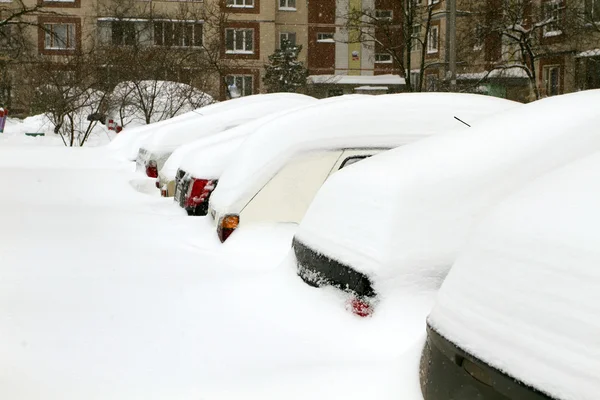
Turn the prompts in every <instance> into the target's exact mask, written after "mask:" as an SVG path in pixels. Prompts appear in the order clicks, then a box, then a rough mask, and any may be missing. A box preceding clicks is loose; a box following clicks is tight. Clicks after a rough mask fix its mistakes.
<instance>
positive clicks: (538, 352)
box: [421, 100, 600, 400]
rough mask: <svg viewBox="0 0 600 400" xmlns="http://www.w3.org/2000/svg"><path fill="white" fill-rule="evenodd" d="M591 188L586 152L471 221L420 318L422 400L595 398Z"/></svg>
mask: <svg viewBox="0 0 600 400" xmlns="http://www.w3.org/2000/svg"><path fill="white" fill-rule="evenodd" d="M596 101H597V100H596ZM589 104H594V103H589ZM565 110H567V109H565ZM574 110H575V109H574V108H569V109H568V113H569V114H570V113H571V112H572V111H574ZM576 121H577V120H576V119H574V122H575V123H574V126H573V129H574V131H576V130H577V129H578V128H580V127H581V126H578V125H577V123H576ZM597 126H598V125H596V129H597ZM599 196H600V153H595V154H594V155H591V156H589V157H586V158H584V159H581V160H578V161H576V162H574V163H572V164H570V165H568V166H566V167H564V168H561V169H559V170H557V171H554V172H553V173H551V174H547V175H545V176H543V177H542V178H540V179H538V180H537V181H535V182H533V183H532V184H531V185H529V186H528V187H527V188H525V189H524V190H522V191H520V192H518V193H515V194H514V195H513V196H511V197H510V198H508V199H507V200H506V201H504V202H503V203H501V204H500V205H499V206H498V207H496V208H494V209H493V211H491V212H490V213H489V214H488V215H487V216H486V218H485V219H484V220H483V221H482V222H481V223H480V224H479V225H478V226H477V228H476V229H475V230H474V231H473V233H472V234H471V235H470V240H469V242H468V243H467V245H466V246H465V248H464V250H463V251H462V252H461V254H460V255H459V256H458V258H457V260H456V262H455V263H454V265H453V267H452V270H451V271H450V273H449V274H448V277H447V279H446V280H445V282H444V283H443V285H442V287H441V289H440V291H439V293H438V298H437V299H436V303H435V305H434V307H433V310H432V311H431V314H430V315H429V318H428V329H427V330H428V340H427V345H426V346H425V348H424V350H423V354H422V358H421V365H422V368H421V371H422V374H421V386H422V390H423V394H424V397H425V399H426V400H438V399H439V400H442V399H443V400H446V399H485V400H496V399H502V400H517V399H518V400H530V399H531V400H533V399H535V400H537V399H554V400H575V399H577V400H592V399H597V398H598V393H600V379H599V378H598V371H600V341H599V340H598V338H599V337H600V268H599V267H598V265H600V254H599V253H598V249H600V209H599V208H598V197H599Z"/></svg>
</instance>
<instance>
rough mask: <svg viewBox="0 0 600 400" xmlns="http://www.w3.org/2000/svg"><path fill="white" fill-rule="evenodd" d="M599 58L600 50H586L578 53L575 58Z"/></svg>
mask: <svg viewBox="0 0 600 400" xmlns="http://www.w3.org/2000/svg"><path fill="white" fill-rule="evenodd" d="M598 56H600V49H593V50H586V51H582V52H581V53H578V54H577V55H576V56H575V57H580V58H581V57H598Z"/></svg>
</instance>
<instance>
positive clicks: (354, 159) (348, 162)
mask: <svg viewBox="0 0 600 400" xmlns="http://www.w3.org/2000/svg"><path fill="white" fill-rule="evenodd" d="M368 157H371V156H368V155H365V156H352V157H348V158H346V159H345V160H344V162H343V163H342V165H341V166H340V169H342V168H344V167H347V166H349V165H352V164H356V163H357V162H359V161H361V160H364V159H365V158H368Z"/></svg>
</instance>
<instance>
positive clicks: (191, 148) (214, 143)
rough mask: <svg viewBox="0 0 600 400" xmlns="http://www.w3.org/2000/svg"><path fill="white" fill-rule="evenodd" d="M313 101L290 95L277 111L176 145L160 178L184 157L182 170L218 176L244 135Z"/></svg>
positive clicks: (171, 172)
mask: <svg viewBox="0 0 600 400" xmlns="http://www.w3.org/2000/svg"><path fill="white" fill-rule="evenodd" d="M315 102H317V99H315V98H313V97H306V98H301V99H300V101H296V100H295V99H294V101H293V102H290V103H288V102H281V103H279V104H278V108H279V110H280V111H278V112H275V113H272V114H269V115H266V116H264V117H261V118H257V119H255V120H252V121H250V122H246V123H243V124H241V125H239V126H236V127H235V128H231V129H228V130H227V131H225V132H221V133H220V134H218V135H211V136H208V137H205V138H202V139H198V140H195V141H193V142H191V143H188V144H185V145H183V146H180V147H179V148H177V150H175V151H174V152H173V154H171V156H170V157H169V158H168V160H167V161H166V162H165V165H164V166H163V167H162V169H161V170H160V173H161V175H162V177H161V180H167V181H170V180H174V179H175V174H176V173H177V170H178V169H179V168H180V166H181V165H182V163H183V162H184V160H185V167H187V168H185V167H184V168H183V169H184V171H186V172H188V173H194V172H198V173H208V174H209V175H210V176H208V175H206V176H205V175H200V176H201V177H205V178H206V177H210V178H218V177H219V176H220V174H221V172H222V171H223V169H224V168H225V167H226V166H227V164H228V163H229V158H230V154H231V153H232V152H233V151H235V149H236V148H237V147H238V146H239V145H240V143H241V142H242V141H243V139H244V138H245V137H246V136H247V135H249V134H251V133H252V132H254V131H255V130H257V129H258V128H259V127H261V126H262V125H264V124H266V123H267V122H269V121H271V120H273V119H274V118H277V117H279V116H283V115H286V114H288V113H290V112H293V111H294V110H299V109H302V108H304V107H306V106H308V105H310V104H314V103H315ZM208 147H210V148H208ZM207 157H208V158H210V161H208V158H207ZM206 168H209V169H210V170H207V169H206ZM194 176H196V175H194Z"/></svg>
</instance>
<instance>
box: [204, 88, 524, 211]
mask: <svg viewBox="0 0 600 400" xmlns="http://www.w3.org/2000/svg"><path fill="white" fill-rule="evenodd" d="M344 97H345V96H343V97H342V99H340V100H337V101H333V102H331V103H328V104H323V103H320V104H316V105H314V106H311V107H308V108H306V109H304V110H301V111H298V112H295V113H292V114H290V115H287V116H285V117H284V118H277V119H275V120H273V121H271V122H270V123H269V124H266V125H264V126H263V127H261V128H260V129H259V130H257V131H256V132H255V133H254V134H252V135H251V136H249V137H248V139H247V140H246V141H245V142H244V143H243V145H242V146H241V147H240V148H239V149H238V150H237V151H236V153H235V155H234V157H235V160H236V162H235V164H232V165H231V166H230V167H229V168H227V169H226V170H225V171H224V173H223V175H222V176H221V179H220V180H219V185H218V186H217V188H216V190H215V191H214V193H213V194H212V196H211V200H210V204H211V207H212V208H213V209H214V210H215V211H216V212H218V213H224V212H228V213H229V212H232V213H236V212H239V211H240V210H241V209H242V208H243V207H244V206H245V205H246V203H247V201H248V200H249V199H250V198H251V197H252V196H253V195H254V194H255V193H256V192H257V190H259V189H260V188H262V187H263V185H264V184H265V183H266V182H268V180H269V179H271V177H272V176H273V175H274V174H275V173H276V172H277V171H278V170H279V169H280V168H281V167H282V166H283V165H285V163H286V162H287V161H288V160H290V158H291V157H292V156H294V155H295V154H300V153H302V152H309V151H316V150H326V149H339V148H392V147H396V146H399V145H402V144H405V143H409V142H411V141H414V140H417V139H421V138H424V137H427V136H428V135H431V134H435V133H441V132H446V131H450V130H453V129H461V128H465V126H464V125H463V124H461V123H460V122H458V121H457V120H455V119H454V116H459V117H460V118H461V119H463V120H467V121H471V120H472V119H475V118H477V117H480V116H483V115H487V114H490V113H493V112H496V111H497V110H502V109H507V108H511V107H515V106H517V105H518V104H519V103H515V102H511V101H507V100H503V99H498V98H493V97H487V96H479V95H467V94H448V93H418V94H408V93H403V94H394V95H380V96H372V97H371V96H367V97H360V96H358V97H357V96H352V97H347V98H345V99H344ZM432 113H434V114H435V116H436V118H431V115H432Z"/></svg>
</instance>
